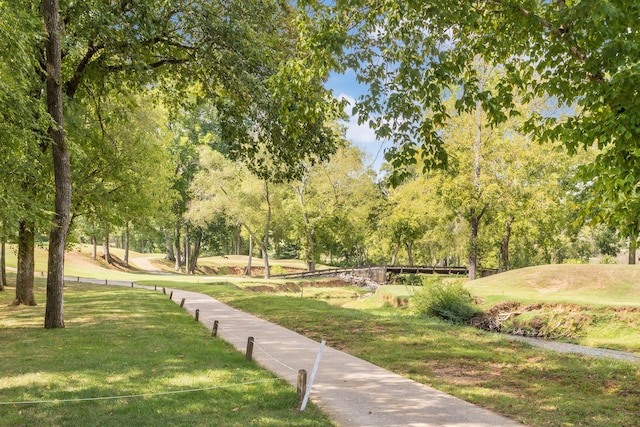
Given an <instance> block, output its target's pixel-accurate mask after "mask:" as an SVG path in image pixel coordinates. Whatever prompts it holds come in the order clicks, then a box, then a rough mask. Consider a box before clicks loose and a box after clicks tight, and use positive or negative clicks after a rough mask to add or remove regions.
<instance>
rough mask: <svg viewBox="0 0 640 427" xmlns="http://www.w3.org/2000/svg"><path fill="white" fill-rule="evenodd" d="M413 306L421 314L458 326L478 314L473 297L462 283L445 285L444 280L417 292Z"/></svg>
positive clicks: (414, 294)
mask: <svg viewBox="0 0 640 427" xmlns="http://www.w3.org/2000/svg"><path fill="white" fill-rule="evenodd" d="M413 304H414V307H415V309H416V311H417V312H418V313H419V314H422V315H426V316H431V317H439V318H441V319H444V320H448V321H450V322H452V323H456V324H462V323H465V322H467V321H468V320H469V319H471V318H472V317H473V316H475V315H476V314H477V313H478V310H477V309H476V308H475V307H474V306H473V297H472V296H471V294H470V293H469V291H467V290H466V289H465V288H464V285H463V284H462V283H450V284H445V283H443V282H442V280H439V281H437V282H434V283H431V284H427V285H425V286H423V287H422V288H419V289H418V290H415V291H414V292H413Z"/></svg>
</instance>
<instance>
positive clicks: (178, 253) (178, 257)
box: [175, 227, 182, 271]
mask: <svg viewBox="0 0 640 427" xmlns="http://www.w3.org/2000/svg"><path fill="white" fill-rule="evenodd" d="M175 238H176V240H175V242H176V271H180V267H181V266H182V249H181V248H180V227H176V235H175Z"/></svg>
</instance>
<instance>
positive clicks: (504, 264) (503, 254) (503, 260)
mask: <svg viewBox="0 0 640 427" xmlns="http://www.w3.org/2000/svg"><path fill="white" fill-rule="evenodd" d="M513 220H514V217H513V215H509V218H507V221H506V222H505V224H504V234H503V235H502V241H501V242H500V265H499V268H498V271H500V272H502V271H509V241H510V240H511V224H512V223H513Z"/></svg>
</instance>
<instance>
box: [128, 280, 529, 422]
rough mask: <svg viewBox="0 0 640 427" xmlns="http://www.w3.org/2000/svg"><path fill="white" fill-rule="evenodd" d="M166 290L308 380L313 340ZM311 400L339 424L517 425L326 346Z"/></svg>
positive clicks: (260, 355) (225, 333)
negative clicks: (303, 373) (300, 372)
mask: <svg viewBox="0 0 640 427" xmlns="http://www.w3.org/2000/svg"><path fill="white" fill-rule="evenodd" d="M136 287H138V286H136ZM151 289H153V288H151ZM166 292H167V294H170V292H173V298H172V299H173V301H175V302H176V303H178V304H179V303H180V302H181V301H182V299H183V298H184V300H185V304H184V307H185V309H186V310H187V311H188V312H189V313H191V314H192V315H195V311H196V309H197V310H199V320H200V322H202V323H203V324H204V325H205V326H206V327H207V328H209V329H210V330H211V328H212V327H213V323H214V321H215V320H217V321H218V322H219V326H218V336H219V337H221V338H222V339H224V340H225V341H228V342H229V343H231V344H233V345H234V346H235V347H236V348H237V349H238V350H239V351H241V352H242V353H244V352H245V351H246V346H247V339H248V337H249V336H252V337H254V350H253V358H254V360H256V361H257V362H258V363H260V364H261V365H262V366H264V367H265V368H267V369H269V370H270V371H272V372H274V373H275V374H276V375H278V376H279V377H282V378H286V379H287V380H288V381H289V382H290V383H291V384H292V385H293V386H294V387H295V386H296V381H297V372H298V370H299V369H305V370H306V371H307V373H308V376H309V379H310V377H311V372H312V370H313V366H314V362H315V359H316V356H317V354H318V350H319V348H320V344H319V343H318V342H315V341H313V340H310V339H308V338H306V337H304V336H302V335H300V334H297V333H295V332H292V331H290V330H288V329H285V328H282V327H280V326H278V325H275V324H273V323H270V322H267V321H264V320H261V319H259V318H257V317H255V316H252V315H250V314H247V313H244V312H242V311H239V310H236V309H234V308H231V307H229V306H227V305H225V304H223V303H221V302H219V301H217V300H215V299H213V298H211V297H209V296H206V295H202V294H199V293H195V292H188V291H183V290H179V289H167V290H166ZM311 400H312V401H313V402H315V403H316V404H317V405H318V406H319V407H320V408H322V410H323V411H325V412H326V413H327V414H329V416H330V417H331V418H332V419H333V420H334V421H335V422H336V423H338V424H339V425H340V426H343V427H350V426H357V427H367V426H371V427H378V426H379V427H383V426H384V427H391V426H402V427H408V426H412V427H419V426H420V427H429V426H448V427H454V426H455V427H462V426H466V427H501V426H521V424H519V423H516V422H514V421H511V420H509V419H506V418H504V417H502V416H499V415H496V414H494V413H492V412H489V411H487V410H485V409H481V408H479V407H477V406H475V405H472V404H470V403H468V402H465V401H463V400H460V399H457V398H455V397H452V396H450V395H448V394H445V393H442V392H440V391H437V390H435V389H433V388H430V387H427V386H424V385H422V384H419V383H417V382H415V381H411V380H409V379H406V378H404V377H402V376H400V375H396V374H394V373H392V372H389V371H387V370H385V369H382V368H380V367H378V366H375V365H373V364H371V363H369V362H365V361H363V360H361V359H358V358H357V357H353V356H350V355H348V354H346V353H343V352H341V351H338V350H335V349H332V348H329V347H325V349H324V351H323V353H322V359H321V361H320V365H319V370H318V373H317V376H316V378H315V382H314V384H313V388H312V392H311Z"/></svg>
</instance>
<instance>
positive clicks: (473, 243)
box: [469, 205, 487, 280]
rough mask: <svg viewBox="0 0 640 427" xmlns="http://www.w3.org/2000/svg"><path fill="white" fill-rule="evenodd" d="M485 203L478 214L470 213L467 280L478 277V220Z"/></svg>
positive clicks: (482, 213)
mask: <svg viewBox="0 0 640 427" xmlns="http://www.w3.org/2000/svg"><path fill="white" fill-rule="evenodd" d="M486 207H487V206H486V205H485V207H484V208H483V209H482V212H480V215H477V216H475V215H473V211H472V214H471V240H470V242H469V280H475V279H476V278H477V277H478V258H479V257H480V246H479V242H478V230H479V229H480V220H481V219H482V216H483V215H484V212H485V210H486Z"/></svg>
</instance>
